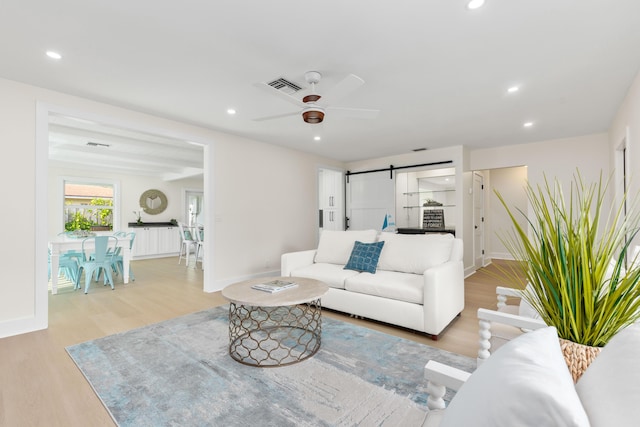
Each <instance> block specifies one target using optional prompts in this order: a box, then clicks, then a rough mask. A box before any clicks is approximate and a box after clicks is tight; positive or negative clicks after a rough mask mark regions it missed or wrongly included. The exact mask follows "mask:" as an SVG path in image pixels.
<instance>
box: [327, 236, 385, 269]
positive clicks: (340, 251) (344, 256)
mask: <svg viewBox="0 0 640 427" xmlns="http://www.w3.org/2000/svg"><path fill="white" fill-rule="evenodd" d="M377 235H378V232H377V231H376V230H357V231H335V230H324V231H322V234H321V235H320V242H319V243H318V250H317V252H316V258H315V262H326V263H329V264H340V265H345V264H346V263H347V262H348V261H349V257H350V256H351V251H352V250H353V245H354V244H355V242H356V240H358V241H360V242H362V243H373V242H375V241H376V236H377Z"/></svg>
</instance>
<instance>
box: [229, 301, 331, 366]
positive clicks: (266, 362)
mask: <svg viewBox="0 0 640 427" xmlns="http://www.w3.org/2000/svg"><path fill="white" fill-rule="evenodd" d="M321 314H322V313H321V306H320V299H317V300H313V301H310V302H307V303H303V304H298V305H291V306H279V307H256V306H246V305H241V304H236V303H233V302H232V303H230V304H229V355H230V356H231V357H232V358H233V359H234V360H236V361H238V362H240V363H243V364H245V365H250V366H262V367H276V366H286V365H291V364H293V363H298V362H300V361H302V360H304V359H307V358H309V357H311V356H313V355H314V354H316V352H317V351H318V349H319V348H320V341H321V333H322V318H321Z"/></svg>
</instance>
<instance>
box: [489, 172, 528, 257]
mask: <svg viewBox="0 0 640 427" xmlns="http://www.w3.org/2000/svg"><path fill="white" fill-rule="evenodd" d="M484 175H485V177H486V176H490V179H489V180H488V182H489V184H488V185H487V186H486V187H485V188H486V190H487V192H488V193H489V194H488V197H487V199H488V200H489V205H488V206H486V207H485V215H486V218H487V221H486V222H485V233H486V235H485V242H486V246H485V253H486V254H487V255H488V257H489V258H500V259H512V258H513V257H512V256H511V254H510V253H509V251H508V250H507V248H506V247H505V246H504V244H503V243H502V241H501V237H504V235H505V234H507V233H511V230H512V229H513V225H512V222H511V219H510V218H509V215H508V214H507V211H506V209H505V208H504V206H502V203H500V200H498V196H496V194H495V191H498V192H500V194H501V195H502V197H503V198H504V199H505V200H507V201H508V203H509V205H508V206H509V209H510V210H511V211H512V212H513V213H514V214H515V215H516V219H518V223H519V224H520V225H521V226H522V227H523V228H525V229H526V228H528V226H527V224H526V219H525V218H524V217H523V216H522V215H519V213H518V210H522V212H527V209H528V206H529V202H528V200H527V194H526V192H525V188H526V186H527V168H526V167H517V168H502V169H493V170H490V171H485V174H484Z"/></svg>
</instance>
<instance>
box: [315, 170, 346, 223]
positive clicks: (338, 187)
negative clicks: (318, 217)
mask: <svg viewBox="0 0 640 427" xmlns="http://www.w3.org/2000/svg"><path fill="white" fill-rule="evenodd" d="M342 181H343V177H342V172H339V171H334V170H330V169H322V170H321V171H320V188H319V191H320V198H319V207H320V210H321V211H322V228H323V229H325V230H344V213H343V212H344V209H343V199H344V196H343V188H344V186H343V183H342Z"/></svg>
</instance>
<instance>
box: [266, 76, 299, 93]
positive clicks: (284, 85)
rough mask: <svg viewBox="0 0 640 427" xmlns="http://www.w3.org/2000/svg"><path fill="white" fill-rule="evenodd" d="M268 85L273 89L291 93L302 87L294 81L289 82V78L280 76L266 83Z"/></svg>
mask: <svg viewBox="0 0 640 427" xmlns="http://www.w3.org/2000/svg"><path fill="white" fill-rule="evenodd" d="M267 84H268V85H269V86H271V87H272V88H274V89H278V90H280V91H282V92H284V93H286V94H289V95H291V94H293V93H296V92H297V91H299V90H300V89H302V88H301V87H300V86H298V85H297V84H295V83H292V82H290V81H289V80H287V79H285V78H283V77H280V78H279V79H276V80H274V81H272V82H269V83H267Z"/></svg>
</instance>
